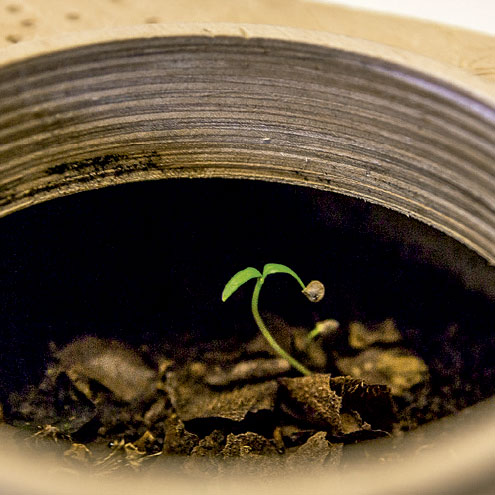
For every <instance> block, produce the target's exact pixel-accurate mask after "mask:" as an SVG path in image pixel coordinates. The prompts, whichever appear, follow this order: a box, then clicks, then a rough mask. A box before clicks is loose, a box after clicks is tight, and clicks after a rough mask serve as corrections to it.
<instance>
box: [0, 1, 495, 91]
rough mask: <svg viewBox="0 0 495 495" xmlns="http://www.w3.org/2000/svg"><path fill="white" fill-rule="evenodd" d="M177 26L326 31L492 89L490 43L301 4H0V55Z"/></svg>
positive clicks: (494, 67) (423, 25) (493, 49)
mask: <svg viewBox="0 0 495 495" xmlns="http://www.w3.org/2000/svg"><path fill="white" fill-rule="evenodd" d="M177 22H242V23H255V24H275V25H282V26H290V27H298V28H304V29H316V30H323V31H330V32H332V33H336V34H345V35H349V36H355V37H358V38H364V39H368V40H372V41H376V42H379V43H384V44H387V45H390V46H393V47H397V48H401V49H405V50H408V51H411V52H414V53H417V54H420V55H424V56H428V57H431V58H434V59H436V60H438V61H440V62H444V63H447V64H449V65H454V66H456V67H460V68H462V69H465V70H467V71H469V72H470V73H472V74H475V75H477V76H479V77H480V78H483V79H485V80H488V81H491V82H493V83H494V84H495V37H491V36H487V35H483V34H478V33H474V32H470V31H466V30H462V29H457V28H452V27H447V26H438V25H436V24H432V23H428V22H423V21H418V20H412V19H406V18H400V17H395V16H389V15H384V14H378V13H376V14H375V13H369V12H364V11H358V10H353V9H348V8H345V7H340V6H331V5H323V4H318V3H312V2H305V1H304V0H201V1H199V0H140V1H131V0H84V2H83V1H77V0H68V1H64V0H0V33H1V35H0V48H2V47H6V46H9V45H11V44H13V43H17V42H20V41H26V40H32V39H34V38H39V37H42V38H45V37H52V36H55V35H57V34H61V33H68V32H77V31H81V30H92V29H104V28H110V27H118V26H129V25H134V24H145V23H177Z"/></svg>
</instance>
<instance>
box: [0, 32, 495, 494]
mask: <svg viewBox="0 0 495 495" xmlns="http://www.w3.org/2000/svg"><path fill="white" fill-rule="evenodd" d="M0 95H1V96H0V136H1V138H0V139H1V140H0V215H2V216H4V215H8V214H10V213H12V212H14V211H17V210H20V209H22V208H26V207H29V206H31V205H35V204H37V203H40V202H43V201H46V200H48V199H53V198H59V197H61V196H64V195H68V194H72V193H75V192H81V191H88V190H92V189H96V188H103V187H106V186H109V185H114V184H121V183H126V182H132V181H145V180H156V179H167V178H193V177H194V178H196V177H201V178H211V177H220V178H237V179H260V180H263V181H272V182H280V183H287V184H295V185H301V186H305V187H311V188H318V189H322V190H327V191H334V192H338V193H342V194H345V195H350V196H354V197H357V198H362V199H365V200H367V201H370V202H372V203H376V204H379V205H383V206H386V207H388V208H391V209H394V210H396V211H398V212H400V213H403V214H405V215H407V216H411V217H414V218H416V219H419V220H421V221H423V222H425V223H426V224H428V225H431V226H433V227H435V228H436V229H438V230H440V231H442V232H444V233H446V234H448V236H450V237H452V238H453V239H456V240H458V241H460V242H461V243H463V244H465V245H466V246H468V247H469V248H471V249H472V250H473V251H475V252H476V253H478V254H479V255H480V256H481V257H483V258H484V259H485V260H486V261H487V262H488V263H490V264H492V263H493V262H494V261H495V213H494V211H495V206H494V203H493V198H494V197H495V168H494V164H495V139H494V136H495V91H494V90H493V86H490V85H485V84H484V83H482V82H481V81H480V80H479V79H477V78H474V77H471V76H468V75H466V74H465V73H463V72H460V71H457V70H456V69H453V68H450V67H446V66H442V65H440V64H437V63H436V62H433V61H431V60H428V59H426V58H422V57H420V56H416V55H411V54H409V53H406V52H401V51H398V50H395V49H391V48H386V47H384V46H380V45H376V44H373V43H369V42H365V41H362V40H355V39H352V38H346V37H340V36H334V35H330V34H325V33H316V32H309V31H302V30H294V29H285V28H269V27H259V26H258V27H255V26H241V25H184V26H174V27H170V26H161V25H153V26H147V27H135V28H126V29H121V30H114V31H111V32H102V33H94V32H93V33H91V34H87V35H84V34H78V35H77V36H76V35H74V36H72V35H69V36H66V37H64V38H61V39H58V40H56V41H52V42H50V43H47V44H41V45H40V44H35V43H33V44H30V43H26V44H24V45H22V46H21V45H19V46H14V47H12V48H11V49H8V50H4V51H3V52H2V53H0ZM461 416H462V417H461V418H457V419H452V420H451V421H456V422H458V427H457V430H458V435H457V436H456V437H455V438H448V439H444V438H441V439H436V445H437V447H435V449H433V450H432V451H428V450H425V451H423V452H421V453H418V452H416V451H415V450H414V448H413V445H414V442H415V441H414V435H411V439H410V441H409V442H406V444H408V445H409V448H410V451H406V452H405V454H404V456H405V459H408V460H409V461H408V462H403V461H402V462H401V463H397V464H396V465H394V468H393V469H391V467H390V465H387V466H386V467H383V466H382V467H381V466H380V463H376V464H373V465H369V464H367V465H365V466H359V465H357V464H356V465H355V466H354V467H353V468H352V469H351V470H350V471H349V472H347V473H345V474H342V475H341V476H339V477H338V478H337V477H331V478H330V477H329V479H328V480H323V479H322V480H315V479H311V480H310V479H305V478H304V477H299V478H297V479H295V480H289V481H288V480H287V479H276V480H274V485H273V487H271V492H272V493H274V492H277V493H278V492H280V493H282V491H284V492H285V493H287V492H291V493H292V492H294V493H296V492H299V491H301V490H304V491H306V490H308V489H309V490H312V491H315V492H322V493H323V492H325V493H326V492H327V491H328V486H329V483H334V484H335V483H337V484H338V487H339V489H340V491H341V492H343V493H374V492H378V491H379V492H380V493H387V492H390V493H397V492H398V490H399V487H401V486H402V485H403V483H404V479H407V480H408V490H410V491H411V492H414V493H416V492H417V493H422V492H429V493H432V492H435V490H436V491H437V492H439V493H440V492H442V493H447V491H446V490H444V489H445V487H450V486H455V489H456V490H458V492H462V490H464V487H465V488H466V490H469V493H475V491H474V490H476V489H477V488H479V489H480V490H481V489H489V487H490V486H491V487H492V488H493V478H491V476H493V474H492V471H493V466H492V462H491V461H490V459H491V460H493V438H491V437H490V435H491V433H490V432H493V428H495V406H494V404H493V401H491V402H489V403H485V404H481V405H479V406H477V407H474V408H472V409H471V410H470V411H469V414H468V415H461ZM462 418H464V419H462ZM427 435H431V438H434V437H435V426H434V425H433V426H431V427H430V428H429V429H428V430H427ZM492 436H493V435H492ZM427 443H428V442H427ZM377 448H378V449H379V448H380V445H379V444H378V446H377ZM406 449H407V445H406ZM8 452H9V451H8V450H7V451H5V450H4V451H1V452H0V455H2V460H1V462H0V470H1V471H2V473H1V479H2V480H3V481H2V483H4V486H5V487H11V488H12V491H11V492H10V493H12V492H14V489H15V490H20V491H19V493H45V492H46V493H48V492H50V493H67V490H70V492H71V493H105V494H108V493H120V494H122V493H130V492H131V491H132V492H133V493H136V492H138V493H141V492H143V493H144V492H145V491H146V492H147V493H155V492H156V493H158V492H161V491H162V490H163V489H164V483H166V484H167V486H166V489H167V490H169V489H183V490H187V492H188V493H189V492H191V493H192V492H194V491H195V490H198V491H200V490H203V489H204V486H203V485H202V484H201V483H199V484H198V483H195V482H193V481H191V480H183V479H177V478H176V477H173V476H169V477H168V478H167V481H165V480H164V479H162V478H156V479H155V478H146V479H145V480H144V481H143V480H137V481H135V480H126V481H125V483H124V484H123V482H122V481H118V480H112V481H111V482H109V483H107V482H101V481H94V480H88V481H86V480H85V481H84V484H83V486H76V487H74V486H73V485H72V484H70V482H69V481H68V480H67V479H66V478H65V477H64V475H63V473H60V472H58V471H57V470H56V469H55V468H54V467H53V465H52V464H50V465H49V466H48V467H47V465H45V461H44V460H43V459H41V460H40V459H36V460H32V459H29V458H24V457H19V458H15V456H13V455H11V454H9V453H8ZM452 453H455V454H452ZM456 453H461V454H460V455H461V456H462V457H456ZM490 456H491V457H490ZM379 457H380V456H379V455H378V458H379ZM433 464H434V465H435V466H436V468H435V469H434V470H431V469H429V468H430V467H431V466H432V465H433ZM39 469H41V471H40V472H38V470H39ZM47 471H49V472H50V473H52V476H50V478H51V479H50V482H51V483H53V484H50V485H45V484H44V483H45V481H46V482H48V480H47V479H46V478H47V476H46V472H47ZM461 472H462V475H461V474H460V473H461ZM27 473H29V474H27ZM33 473H38V475H39V476H40V477H38V476H34V474H33ZM40 473H41V474H40ZM40 480H43V482H40ZM67 483H69V485H68V484H67ZM288 483H290V484H288ZM489 483H492V484H491V485H490V484H489ZM233 485H235V489H236V490H238V491H241V492H242V491H245V492H248V491H249V492H250V491H252V490H253V489H257V488H258V487H257V486H256V483H255V482H254V481H250V482H249V483H247V484H246V483H240V484H239V482H238V480H234V481H232V482H225V483H224V484H222V485H220V486H214V489H215V490H216V491H218V492H223V491H224V490H232V489H233ZM69 486H70V488H68V487H69ZM212 489H213V488H212ZM456 493H457V492H456ZM466 493H467V491H466ZM480 493H485V492H482V491H480ZM486 493H488V492H486Z"/></svg>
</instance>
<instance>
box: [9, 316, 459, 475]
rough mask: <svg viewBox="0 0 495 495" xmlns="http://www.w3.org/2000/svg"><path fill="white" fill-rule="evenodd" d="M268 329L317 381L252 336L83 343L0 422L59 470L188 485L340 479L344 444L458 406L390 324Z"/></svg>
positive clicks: (448, 386) (452, 389)
mask: <svg viewBox="0 0 495 495" xmlns="http://www.w3.org/2000/svg"><path fill="white" fill-rule="evenodd" d="M266 320H267V322H268V323H269V326H270V328H271V329H272V331H273V334H274V336H275V338H276V339H277V340H278V342H280V343H281V344H282V345H283V346H284V347H285V348H286V349H288V350H289V351H290V352H291V354H292V355H294V356H295V357H296V358H297V359H299V360H300V361H301V362H302V363H303V364H304V365H306V366H307V367H309V368H310V369H311V370H313V371H314V374H313V375H312V376H305V377H302V376H298V374H297V372H295V371H294V370H292V369H291V368H290V367H289V365H288V363H287V362H286V361H285V360H283V359H281V358H279V357H277V356H276V355H275V354H274V352H273V351H272V349H271V348H270V346H269V345H268V344H267V343H266V342H265V340H264V338H263V337H262V336H261V335H259V336H256V337H255V338H254V339H253V340H251V341H248V342H237V343H235V345H234V343H233V342H210V343H208V344H206V345H203V346H199V347H196V348H194V347H191V348H190V349H185V350H184V349H183V350H182V351H181V352H180V353H179V354H178V353H177V352H174V351H173V350H172V349H171V348H170V349H168V350H167V351H164V352H163V353H156V352H155V353H151V352H150V351H149V350H147V349H132V348H131V347H129V346H127V345H126V344H124V343H122V342H118V341H115V340H105V339H100V338H97V337H91V336H85V337H81V338H80V339H78V340H75V341H74V342H72V343H70V344H68V345H67V346H65V347H63V348H61V349H56V348H55V347H54V346H52V356H51V361H52V362H51V364H50V365H49V366H48V368H47V369H46V371H45V373H44V378H43V380H42V381H41V383H40V384H39V385H38V386H32V387H29V388H28V389H27V390H26V391H24V392H23V393H16V394H12V395H11V396H10V399H9V401H8V402H7V404H6V405H5V406H6V407H5V421H6V422H7V423H9V424H11V425H14V426H16V427H18V431H19V433H18V435H19V436H20V437H22V438H24V440H25V442H26V444H27V445H29V447H30V448H32V449H37V448H38V447H40V446H46V444H51V445H52V446H53V447H55V448H56V449H57V450H58V451H60V456H61V458H62V459H63V460H64V462H65V463H67V465H68V467H70V468H73V469H75V468H78V467H84V468H85V469H88V470H89V471H90V472H92V473H96V474H104V473H109V472H113V471H115V470H122V469H132V470H141V469H148V468H149V467H151V466H154V469H157V468H161V467H165V466H166V465H167V462H168V461H167V459H169V460H170V462H172V461H173V462H174V463H176V462H177V460H178V459H179V460H180V464H181V466H182V468H183V469H184V470H186V471H187V472H188V473H189V475H195V474H197V475H205V474H207V475H210V476H212V475H218V474H219V473H222V471H223V470H225V469H226V466H230V464H229V462H228V461H230V460H233V459H235V460H237V461H238V462H240V463H241V466H242V467H241V469H242V471H243V472H244V473H246V472H250V471H252V472H258V470H262V471H263V472H264V473H265V474H268V475H269V474H272V473H273V472H274V471H276V470H280V469H284V470H286V471H287V470H291V469H296V468H300V467H301V466H302V465H305V464H306V463H307V465H308V466H310V467H311V469H313V470H321V469H335V468H336V467H337V466H339V464H340V463H341V462H342V459H343V455H344V452H345V448H346V446H347V445H352V444H355V443H358V442H361V441H363V440H371V439H375V438H380V437H394V436H395V437H400V435H401V434H402V432H404V431H407V430H410V429H414V428H416V427H417V426H418V425H420V424H422V423H424V422H425V421H430V420H433V419H436V418H439V417H441V416H443V415H446V414H448V413H451V412H453V411H456V410H457V409H459V408H460V407H462V406H463V405H464V404H463V403H462V402H459V401H457V400H456V395H457V393H458V390H457V387H458V386H459V384H458V383H456V382H455V381H449V380H448V379H447V380H446V379H445V377H442V369H429V368H428V366H427V365H426V364H425V362H424V361H423V360H422V359H421V358H420V357H419V356H417V355H415V353H413V352H412V351H411V350H409V349H407V346H405V344H404V342H403V340H402V335H401V333H400V331H399V329H397V327H396V325H395V323H394V321H393V320H392V319H388V320H385V321H384V322H382V323H381V324H378V325H375V326H373V327H367V326H366V325H364V324H363V323H360V322H353V323H351V324H350V325H349V326H348V327H347V328H340V327H339V326H338V324H337V322H335V320H327V321H323V322H320V323H319V325H321V326H322V327H323V328H324V331H323V332H322V334H321V335H320V336H319V337H318V338H317V339H315V340H313V341H310V342H308V340H307V339H306V335H307V333H308V330H309V329H303V328H298V327H290V326H289V325H287V324H286V323H285V322H283V321H282V320H281V319H279V318H278V317H274V316H269V315H268V316H266ZM448 332H450V333H451V334H455V329H449V330H448ZM185 351H186V352H185ZM176 355H179V356H180V358H179V359H176V357H175V356H176ZM436 383H441V384H442V385H441V387H440V388H439V387H438V385H436ZM446 398H448V399H447V400H446ZM236 465H237V464H236ZM229 469H230V467H229ZM238 469H239V468H238Z"/></svg>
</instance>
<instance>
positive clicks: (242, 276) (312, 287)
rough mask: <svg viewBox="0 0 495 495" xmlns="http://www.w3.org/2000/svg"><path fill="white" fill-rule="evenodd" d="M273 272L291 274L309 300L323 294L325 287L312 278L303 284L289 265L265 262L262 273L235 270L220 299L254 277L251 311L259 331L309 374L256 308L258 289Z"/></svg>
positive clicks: (252, 270) (278, 351) (277, 350)
mask: <svg viewBox="0 0 495 495" xmlns="http://www.w3.org/2000/svg"><path fill="white" fill-rule="evenodd" d="M273 273H287V274H288V275H292V276H293V277H294V278H295V279H296V280H297V281H298V283H299V285H300V286H301V287H302V289H303V290H302V292H303V294H304V295H305V296H306V297H307V298H308V299H309V300H310V301H311V302H318V301H321V299H322V298H323V296H324V295H325V287H324V285H323V284H322V283H321V282H319V281H318V280H312V281H311V282H310V283H309V284H308V285H304V284H303V282H302V280H301V279H300V278H299V276H298V275H297V274H296V273H295V272H294V271H293V270H291V269H290V268H289V267H287V266H285V265H280V264H278V263H267V264H266V265H265V266H264V267H263V273H261V272H260V271H259V270H257V269H256V268H253V267H248V268H245V269H244V270H241V271H239V272H237V273H236V274H235V275H234V276H233V277H232V278H231V279H230V280H229V281H228V282H227V284H226V285H225V287H224V289H223V292H222V301H223V302H225V301H226V300H227V299H228V298H229V297H230V296H231V295H232V294H233V293H234V292H235V291H236V290H237V289H238V288H239V287H241V285H244V284H245V283H246V282H248V281H249V280H251V279H253V278H255V279H256V285H255V286H254V291H253V298H252V300H251V311H252V313H253V317H254V321H255V322H256V325H258V328H259V329H260V332H261V333H262V334H263V336H264V337H265V339H266V340H267V341H268V343H269V344H270V345H271V346H272V348H273V349H274V350H275V351H276V352H277V353H278V354H279V355H280V356H281V357H283V358H284V359H286V360H287V361H288V362H289V363H290V364H291V365H292V366H293V367H294V368H296V369H297V370H298V371H300V372H301V373H302V374H303V375H306V376H309V375H311V371H309V370H308V368H306V367H305V366H303V365H302V364H301V363H300V362H299V361H297V360H296V359H294V358H293V357H292V356H291V355H290V354H288V353H287V352H286V351H284V349H282V348H281V347H280V346H279V345H278V343H277V342H276V340H275V339H274V338H273V337H272V335H271V333H270V332H269V330H268V328H267V327H266V325H265V323H264V322H263V320H262V318H261V316H260V312H259V310H258V302H259V297H260V290H261V287H262V286H263V283H264V282H265V279H266V277H267V276H268V275H271V274H273Z"/></svg>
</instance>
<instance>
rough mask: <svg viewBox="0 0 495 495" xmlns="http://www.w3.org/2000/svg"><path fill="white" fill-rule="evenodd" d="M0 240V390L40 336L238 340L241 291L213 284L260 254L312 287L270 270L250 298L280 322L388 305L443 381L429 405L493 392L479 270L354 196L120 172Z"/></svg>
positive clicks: (34, 213) (486, 299)
mask: <svg viewBox="0 0 495 495" xmlns="http://www.w3.org/2000/svg"><path fill="white" fill-rule="evenodd" d="M0 239H1V240H0V243H1V245H2V258H1V269H0V273H1V274H2V279H1V283H0V300H1V301H2V312H1V314H0V324H1V327H2V329H3V330H2V345H1V349H2V353H1V354H2V362H3V365H2V371H1V373H2V376H1V380H0V383H1V384H2V388H1V398H2V401H3V402H5V401H6V400H7V399H8V397H9V394H10V393H12V392H13V391H20V390H22V389H23V388H24V387H26V386H27V385H32V384H37V383H38V382H39V380H40V379H41V376H42V374H43V372H44V369H45V367H46V365H47V360H48V359H49V352H48V349H49V343H50V342H53V343H55V344H56V346H58V347H60V346H62V345H65V344H67V343H69V342H70V341H72V340H73V339H75V338H78V337H81V336H84V335H95V336H98V337H111V338H116V339H119V340H122V341H125V342H127V343H129V344H131V345H133V346H135V347H139V346H143V345H144V346H147V347H148V348H152V349H160V348H163V346H165V347H166V348H169V349H174V351H173V352H174V353H175V356H174V357H177V353H178V352H179V351H178V350H177V349H178V348H179V347H180V346H181V345H182V346H185V348H191V347H194V346H195V345H197V344H200V345H207V344H208V342H210V343H211V342H215V345H221V344H219V343H221V342H224V343H229V342H230V343H231V342H232V341H234V342H242V341H246V340H248V339H250V338H252V337H253V335H255V334H256V332H257V328H256V326H255V324H254V322H253V321H252V317H251V314H250V311H249V298H250V289H248V288H246V289H242V290H240V291H239V293H238V294H236V295H235V296H233V297H232V299H231V300H229V302H228V303H222V302H221V300H220V295H221V292H222V289H223V286H224V284H225V283H226V281H227V280H228V279H229V278H230V276H231V275H232V274H233V273H235V272H236V271H238V270H240V269H242V268H245V267H247V266H254V267H258V268H261V267H262V266H263V265H264V264H265V263H268V262H276V263H283V264H286V265H288V266H290V267H292V268H293V269H294V270H295V271H296V272H297V273H298V274H299V275H300V277H301V278H302V279H303V280H305V281H306V282H307V281H309V280H312V279H320V280H322V281H323V283H324V284H325V286H326V296H325V298H324V300H323V301H322V302H321V303H319V304H318V305H311V304H310V303H306V304H304V303H302V304H301V301H300V295H299V291H298V290H295V289H296V287H295V286H293V285H291V284H290V283H288V282H287V280H286V279H285V278H284V277H280V279H278V280H277V277H274V278H273V280H272V281H270V282H267V288H266V289H264V292H263V295H262V301H261V309H262V311H266V312H269V313H274V314H276V315H278V316H280V317H281V318H283V319H285V320H286V321H288V322H289V323H290V324H293V325H302V326H305V327H306V328H308V329H311V328H312V327H313V326H314V324H315V322H316V321H319V320H324V319H327V318H335V319H337V320H338V321H339V322H340V323H341V327H342V328H343V329H344V328H346V327H347V325H348V324H349V322H351V321H354V320H360V321H363V322H366V323H369V324H372V323H376V322H380V321H383V320H384V319H386V318H393V319H395V320H396V322H397V326H398V328H399V329H400V331H401V333H402V334H403V336H404V338H405V340H406V342H407V345H408V347H410V348H411V349H412V350H413V351H414V352H416V353H417V354H419V355H420V356H421V357H422V358H423V359H424V360H425V361H426V362H427V364H428V365H429V366H431V367H433V368H434V367H435V366H436V367H437V372H436V375H435V372H434V376H433V378H434V380H436V381H437V386H438V387H439V388H441V387H442V386H448V387H450V388H448V394H450V395H452V394H453V393H454V392H455V394H456V395H455V396H452V397H449V398H448V399H449V400H448V402H449V405H448V407H447V406H446V408H445V410H444V411H442V412H441V415H443V414H448V413H449V412H453V411H454V410H455V409H458V408H462V407H465V406H468V405H471V404H473V403H476V402H477V401H479V400H481V399H484V398H486V397H489V396H491V395H493V392H494V390H493V389H494V383H495V380H494V378H495V368H494V366H493V360H492V359H491V358H490V356H492V355H493V352H494V351H495V336H494V335H493V332H492V331H491V328H492V326H491V322H492V321H493V317H494V308H495V306H494V301H493V299H494V295H493V289H492V287H493V284H492V278H493V273H492V271H491V269H490V268H489V267H487V266H486V264H485V262H484V261H483V260H482V259H481V258H480V257H479V256H477V255H475V254H474V253H472V252H471V251H470V250H469V249H467V248H466V247H464V246H462V245H461V244H459V243H458V242H457V241H454V240H452V239H451V238H449V237H448V236H446V235H444V234H441V233H439V232H438V231H436V230H434V229H432V228H430V227H427V226H425V225H424V224H422V223H420V222H418V221H415V220H413V219H410V218H406V217H404V216H402V215H400V214H398V213H396V212H393V211H391V210H387V209H385V208H382V207H380V206H377V205H372V204H370V203H366V202H364V201H362V200H358V199H353V198H349V197H346V196H342V195H338V194H335V193H329V192H325V191H320V190H315V189H312V188H304V187H297V186H289V185H283V184H273V183H264V182H260V181H239V180H224V179H207V180H200V179H196V180H166V181H155V182H144V183H134V184H127V185H120V186H115V187H109V188H105V189H102V190H96V191H92V192H86V193H80V194H76V195H73V196H69V197H65V198H61V199H57V200H53V201H49V202H47V203H44V204H40V205H37V206H35V207H31V208H28V209H25V210H22V211H19V212H17V213H14V214H12V215H9V216H8V217H6V218H4V219H2V220H1V222H0ZM167 346H168V347H167ZM449 408H453V409H452V410H449Z"/></svg>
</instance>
